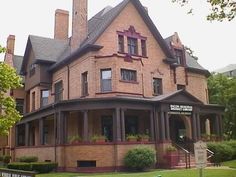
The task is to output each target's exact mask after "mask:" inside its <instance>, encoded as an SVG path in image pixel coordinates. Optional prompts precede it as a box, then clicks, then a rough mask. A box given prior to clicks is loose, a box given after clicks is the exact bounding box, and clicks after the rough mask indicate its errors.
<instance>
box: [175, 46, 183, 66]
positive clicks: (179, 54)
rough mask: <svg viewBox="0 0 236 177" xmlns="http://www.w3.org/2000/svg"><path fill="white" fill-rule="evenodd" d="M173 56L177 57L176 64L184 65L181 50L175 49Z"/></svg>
mask: <svg viewBox="0 0 236 177" xmlns="http://www.w3.org/2000/svg"><path fill="white" fill-rule="evenodd" d="M175 57H176V59H177V63H178V64H180V65H184V56H183V50H179V49H175Z"/></svg>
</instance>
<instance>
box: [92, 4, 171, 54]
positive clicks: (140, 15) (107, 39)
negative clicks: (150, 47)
mask: <svg viewBox="0 0 236 177" xmlns="http://www.w3.org/2000/svg"><path fill="white" fill-rule="evenodd" d="M125 3H126V4H125ZM121 5H123V6H122V9H121V10H120V12H119V11H118V12H117V15H116V16H115V17H113V18H114V19H112V20H111V19H110V20H111V22H110V23H109V24H104V25H107V26H106V27H105V29H104V31H102V33H101V34H100V35H99V37H98V38H97V39H96V40H95V44H97V45H104V46H105V47H104V48H107V51H104V50H103V53H106V54H107V53H108V51H113V53H116V52H117V45H116V44H117V42H116V40H117V33H116V32H117V31H124V30H128V29H129V28H130V27H131V26H133V27H134V28H135V29H136V31H137V33H140V34H141V35H142V36H148V37H149V39H151V38H152V39H154V40H155V43H152V44H154V46H157V47H158V48H159V49H160V51H162V53H163V55H164V56H165V58H168V57H169V58H173V56H172V53H171V52H170V51H169V49H168V47H167V45H166V43H165V41H164V40H163V38H162V36H161V35H160V33H159V31H158V30H157V29H156V27H155V25H154V24H153V22H152V20H151V19H150V17H149V16H148V14H147V12H146V10H145V9H144V7H143V6H142V5H141V3H140V2H139V1H138V0H129V1H127V0H125V1H123V2H122V3H121ZM118 6H120V5H118ZM113 9H115V10H117V7H115V8H113ZM113 9H112V10H110V11H113ZM108 13H109V12H108ZM111 15H113V16H114V14H111ZM104 19H105V17H104ZM108 43H109V44H111V43H114V44H115V45H113V44H111V45H112V46H111V45H109V46H107V44H108ZM110 53H111V52H110Z"/></svg>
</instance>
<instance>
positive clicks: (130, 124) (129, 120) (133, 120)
mask: <svg viewBox="0 0 236 177" xmlns="http://www.w3.org/2000/svg"><path fill="white" fill-rule="evenodd" d="M125 134H126V135H137V134H138V117H135V116H129V117H125Z"/></svg>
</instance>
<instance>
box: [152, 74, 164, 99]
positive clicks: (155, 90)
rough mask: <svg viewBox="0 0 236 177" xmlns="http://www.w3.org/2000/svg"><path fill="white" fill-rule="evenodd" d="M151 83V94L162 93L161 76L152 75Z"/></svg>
mask: <svg viewBox="0 0 236 177" xmlns="http://www.w3.org/2000/svg"><path fill="white" fill-rule="evenodd" d="M155 81H157V83H155ZM152 85H153V95H155V96H157V95H162V94H163V80H162V78H156V77H154V78H153V79H152Z"/></svg>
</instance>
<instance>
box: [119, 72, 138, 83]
mask: <svg viewBox="0 0 236 177" xmlns="http://www.w3.org/2000/svg"><path fill="white" fill-rule="evenodd" d="M121 80H125V81H137V72H136V71H134V70H127V69H121Z"/></svg>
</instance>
